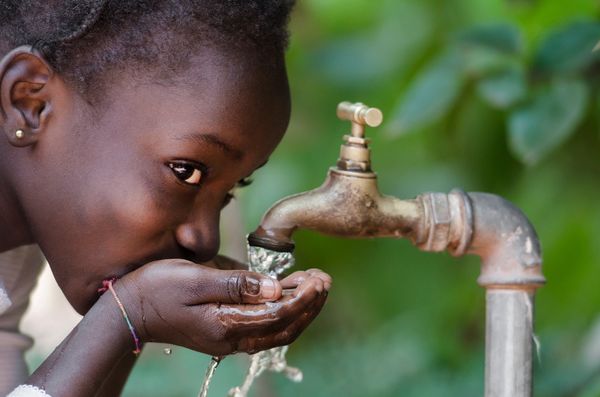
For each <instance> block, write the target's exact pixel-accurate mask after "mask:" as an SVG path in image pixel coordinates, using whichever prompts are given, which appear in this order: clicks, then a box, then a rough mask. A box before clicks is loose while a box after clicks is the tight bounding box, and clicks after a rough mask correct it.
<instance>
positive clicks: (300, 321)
mask: <svg viewBox="0 0 600 397" xmlns="http://www.w3.org/2000/svg"><path fill="white" fill-rule="evenodd" d="M326 299H327V293H323V294H321V295H320V296H319V299H317V300H316V301H315V302H314V303H313V305H312V306H311V307H310V310H308V311H306V312H304V313H302V315H301V316H300V317H299V318H297V319H296V320H295V321H293V322H292V323H290V324H288V326H287V327H285V328H284V329H282V330H281V331H279V332H277V333H274V334H272V335H268V336H265V337H255V336H248V337H245V338H243V339H242V340H240V343H239V345H238V350H239V351H245V352H248V353H250V354H253V353H256V352H259V351H262V350H267V349H272V348H274V347H278V346H286V345H289V344H292V343H293V342H294V341H295V340H296V339H297V338H298V337H299V336H300V335H301V334H302V332H304V330H305V329H306V328H307V327H308V326H309V325H310V323H311V322H312V321H313V320H314V319H315V318H316V317H317V315H318V314H319V313H320V312H321V309H322V308H323V305H324V304H325V301H326Z"/></svg>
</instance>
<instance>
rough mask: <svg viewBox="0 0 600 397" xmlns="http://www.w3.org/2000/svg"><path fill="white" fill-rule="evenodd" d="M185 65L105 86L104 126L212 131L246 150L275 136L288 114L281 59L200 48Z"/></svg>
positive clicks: (130, 76) (124, 76)
mask: <svg viewBox="0 0 600 397" xmlns="http://www.w3.org/2000/svg"><path fill="white" fill-rule="evenodd" d="M186 66H187V67H186V68H185V69H183V70H181V71H177V72H173V75H172V76H168V77H166V78H160V77H156V76H155V75H153V73H148V74H141V75H140V74H137V73H136V74H133V73H131V72H127V71H125V72H124V73H122V74H120V76H119V79H118V80H115V81H113V82H112V83H111V84H110V86H109V87H107V88H108V90H107V97H108V98H105V99H106V100H107V101H109V103H108V105H107V107H106V112H103V118H104V122H105V123H106V122H108V123H114V124H120V123H123V122H125V123H128V124H132V123H135V124H136V127H137V128H142V129H147V128H152V129H156V127H157V126H161V129H163V130H164V129H170V130H172V131H177V132H179V133H193V132H198V131H200V132H212V133H215V134H219V135H221V136H224V135H225V136H224V138H225V140H227V141H229V142H232V141H233V142H234V143H236V146H240V145H241V146H244V147H246V148H248V149H250V150H252V149H255V148H258V147H259V146H260V145H261V140H262V138H263V137H264V134H268V135H279V138H280V137H281V135H282V134H283V132H284V131H285V129H286V128H287V124H288V121H289V112H290V102H289V101H290V100H289V88H288V82H287V76H286V72H285V67H284V64H283V61H282V60H276V62H275V63H264V62H262V61H261V60H260V58H259V57H257V56H254V55H252V54H249V56H248V57H244V56H239V55H236V56H229V55H227V54H225V53H223V52H219V51H217V50H205V52H204V53H202V54H199V55H197V56H195V57H193V58H190V60H189V63H188V65H186ZM132 127H134V126H132ZM278 141H279V139H276V142H275V143H277V142H278ZM263 143H264V142H263Z"/></svg>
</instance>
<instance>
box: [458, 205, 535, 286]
mask: <svg viewBox="0 0 600 397" xmlns="http://www.w3.org/2000/svg"><path fill="white" fill-rule="evenodd" d="M468 196H469V198H470V201H471V207H472V212H473V239H472V241H471V243H470V245H469V249H468V253H472V254H475V255H479V256H480V257H481V259H482V267H481V275H480V276H479V279H478V282H479V284H480V285H482V286H485V287H494V286H513V287H520V288H538V287H540V286H541V285H543V284H544V283H545V282H546V280H545V278H544V276H543V274H542V250H541V247H540V241H539V239H538V236H537V233H536V231H535V229H534V227H533V225H532V224H531V222H529V219H527V217H526V216H525V214H523V212H522V211H521V210H520V209H519V208H517V207H516V206H515V205H513V204H512V203H511V202H509V201H508V200H505V199H504V198H502V197H500V196H497V195H493V194H489V193H469V194H468Z"/></svg>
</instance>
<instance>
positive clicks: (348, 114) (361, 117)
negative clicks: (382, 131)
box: [337, 102, 383, 127]
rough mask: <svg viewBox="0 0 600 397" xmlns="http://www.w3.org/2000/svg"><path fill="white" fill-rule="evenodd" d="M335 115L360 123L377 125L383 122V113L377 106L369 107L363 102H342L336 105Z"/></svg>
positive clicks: (371, 125)
mask: <svg viewBox="0 0 600 397" xmlns="http://www.w3.org/2000/svg"><path fill="white" fill-rule="evenodd" d="M337 116H338V117H339V118H340V119H341V120H348V121H351V122H352V123H356V124H360V125H368V126H369V127H377V126H379V125H380V124H381V123H382V122H383V113H381V110H379V109H377V108H370V107H368V106H367V105H365V104H364V103H360V102H357V103H350V102H342V103H340V104H339V105H338V107H337Z"/></svg>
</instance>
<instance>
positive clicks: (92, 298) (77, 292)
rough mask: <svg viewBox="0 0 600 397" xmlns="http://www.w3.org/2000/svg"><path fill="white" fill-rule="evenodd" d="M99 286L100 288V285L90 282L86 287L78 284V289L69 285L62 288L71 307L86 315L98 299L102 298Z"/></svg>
mask: <svg viewBox="0 0 600 397" xmlns="http://www.w3.org/2000/svg"><path fill="white" fill-rule="evenodd" d="M98 288H100V285H94V284H92V283H88V284H87V285H86V287H85V288H81V285H78V286H77V287H76V289H74V288H69V286H67V287H66V288H62V290H63V294H64V295H65V297H66V298H67V301H69V303H70V304H71V307H73V309H75V311H76V312H77V313H79V314H81V315H82V316H84V315H85V314H86V313H87V312H88V311H89V310H90V309H91V308H92V306H94V304H95V303H96V302H97V301H98V298H100V293H98Z"/></svg>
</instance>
